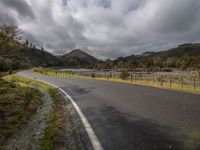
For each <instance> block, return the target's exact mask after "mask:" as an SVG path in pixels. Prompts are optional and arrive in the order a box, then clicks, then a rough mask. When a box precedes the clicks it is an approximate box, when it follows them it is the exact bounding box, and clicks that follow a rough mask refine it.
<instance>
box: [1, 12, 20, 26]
mask: <svg viewBox="0 0 200 150" xmlns="http://www.w3.org/2000/svg"><path fill="white" fill-rule="evenodd" d="M16 23H17V21H16V20H15V19H14V18H13V17H11V16H9V15H8V14H7V13H4V12H2V13H1V15H0V24H16Z"/></svg>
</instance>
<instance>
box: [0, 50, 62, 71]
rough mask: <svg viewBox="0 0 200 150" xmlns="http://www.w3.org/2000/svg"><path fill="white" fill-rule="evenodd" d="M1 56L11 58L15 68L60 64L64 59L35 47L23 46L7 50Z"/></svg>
mask: <svg viewBox="0 0 200 150" xmlns="http://www.w3.org/2000/svg"><path fill="white" fill-rule="evenodd" d="M1 57H3V58H6V59H8V60H11V62H12V63H13V64H12V65H13V67H14V69H18V68H24V67H25V68H26V67H33V66H42V67H49V66H60V65H63V64H62V61H61V60H60V59H59V58H57V57H56V56H54V55H52V54H51V53H48V52H46V51H42V50H39V49H33V48H22V49H19V50H15V51H7V52H4V53H3V54H1Z"/></svg>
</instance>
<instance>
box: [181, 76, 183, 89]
mask: <svg viewBox="0 0 200 150" xmlns="http://www.w3.org/2000/svg"><path fill="white" fill-rule="evenodd" d="M183 81H184V80H183V76H181V88H183Z"/></svg>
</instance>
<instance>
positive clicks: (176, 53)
mask: <svg viewBox="0 0 200 150" xmlns="http://www.w3.org/2000/svg"><path fill="white" fill-rule="evenodd" d="M107 66H109V67H110V68H129V69H133V68H144V69H150V70H153V69H156V70H160V69H162V68H180V69H187V68H190V69H198V68H200V44H198V43H197V44H183V45H180V46H178V47H176V48H173V49H170V50H166V51H160V52H145V53H143V54H141V55H131V56H127V57H119V58H117V59H115V60H113V62H112V63H110V65H107Z"/></svg>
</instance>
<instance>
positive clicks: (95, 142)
mask: <svg viewBox="0 0 200 150" xmlns="http://www.w3.org/2000/svg"><path fill="white" fill-rule="evenodd" d="M36 81H40V82H43V83H46V84H49V85H52V86H53V87H55V88H57V89H59V90H60V91H61V92H62V93H63V94H65V96H66V97H67V98H68V99H69V100H70V102H71V103H72V105H73V107H74V109H75V110H76V112H77V113H78V115H79V117H80V119H81V121H82V123H83V126H84V128H85V130H86V132H87V134H88V137H89V139H90V141H91V143H92V146H93V149H94V150H103V147H102V146H101V143H100V142H99V139H98V138H97V136H96V134H95V132H94V130H93V129H92V127H91V125H90V123H89V122H88V120H87V118H86V117H85V115H84V114H83V112H82V111H81V110H80V108H79V107H78V105H77V104H76V103H75V102H74V100H73V99H72V98H71V96H69V94H67V93H66V92H65V91H64V90H63V89H61V88H60V87H58V86H57V85H55V84H52V83H50V82H47V81H43V80H40V79H37V80H36Z"/></svg>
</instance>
